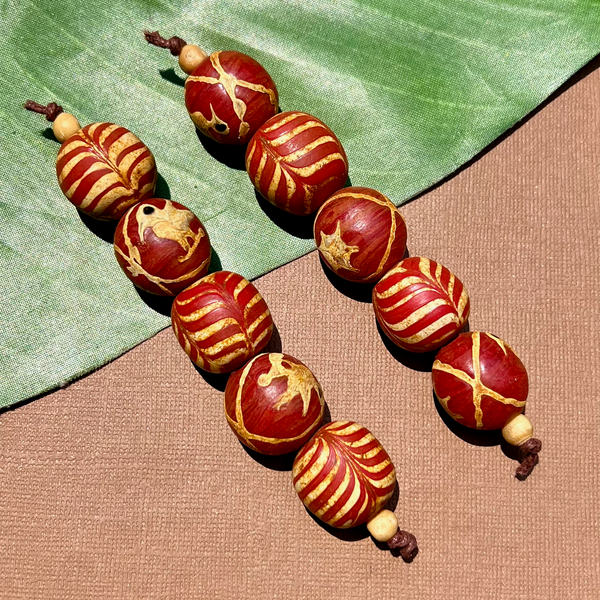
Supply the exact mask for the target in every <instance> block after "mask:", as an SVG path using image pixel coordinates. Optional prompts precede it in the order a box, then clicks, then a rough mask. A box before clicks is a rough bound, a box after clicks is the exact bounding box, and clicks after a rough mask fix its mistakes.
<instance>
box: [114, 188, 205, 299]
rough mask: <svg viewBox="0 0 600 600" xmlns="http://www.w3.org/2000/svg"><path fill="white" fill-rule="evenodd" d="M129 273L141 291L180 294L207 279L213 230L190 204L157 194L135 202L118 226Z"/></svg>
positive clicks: (118, 248) (118, 245) (119, 248)
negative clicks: (199, 217)
mask: <svg viewBox="0 0 600 600" xmlns="http://www.w3.org/2000/svg"><path fill="white" fill-rule="evenodd" d="M114 250H115V255H116V257H117V261H118V263H119V265H120V266H121V268H122V269H123V272H124V273H125V275H127V277H129V279H130V280H131V281H132V282H133V283H134V284H135V285H136V286H137V287H139V288H140V289H142V290H145V291H147V292H149V293H151V294H157V295H159V296H175V295H177V294H178V293H179V292H181V291H182V290H184V289H185V288H186V287H188V286H189V285H191V284H192V283H194V281H197V280H198V279H200V278H201V277H204V275H206V274H207V273H208V267H209V265H210V256H211V247H210V241H209V239H208V233H207V232H206V229H204V226H203V225H202V223H201V222H200V220H199V219H198V217H197V216H196V215H195V214H194V213H193V212H192V211H191V210H189V209H188V208H186V207H185V206H183V204H179V203H177V202H172V201H171V200H164V199H162V198H152V199H150V200H145V201H144V202H139V203H138V204H136V205H135V206H132V207H131V208H130V209H129V210H128V211H127V212H126V213H125V214H124V215H123V216H122V217H121V220H120V221H119V224H118V225H117V228H116V230H115V238H114Z"/></svg>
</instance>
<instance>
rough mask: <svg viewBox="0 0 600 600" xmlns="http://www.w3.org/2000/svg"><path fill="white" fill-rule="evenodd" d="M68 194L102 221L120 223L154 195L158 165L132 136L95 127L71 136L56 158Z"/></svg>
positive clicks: (117, 128) (112, 127) (120, 130)
mask: <svg viewBox="0 0 600 600" xmlns="http://www.w3.org/2000/svg"><path fill="white" fill-rule="evenodd" d="M56 175H57V177H58V183H59V185H60V189H61V190H62V191H63V193H64V195H65V196H66V197H67V198H68V199H69V200H70V201H71V202H72V203H73V204H74V205H75V206H76V207H77V208H78V209H79V210H81V211H82V212H84V213H86V214H89V215H91V216H92V217H95V218H97V219H120V218H121V216H122V215H123V213H124V212H125V211H126V210H127V209H128V208H129V207H130V206H132V205H134V204H135V203H136V202H142V201H144V200H147V199H149V198H152V196H153V195H154V188H155V185H156V164H155V162H154V156H153V155H152V153H151V152H150V150H148V148H147V147H146V145H145V144H144V143H143V142H142V141H140V139H139V138H138V137H136V136H135V135H134V134H133V133H131V131H129V130H128V129H125V127H120V126H118V125H113V124H112V123H92V124H91V125H86V126H85V127H83V128H82V129H80V130H79V131H77V132H76V133H75V134H73V135H71V136H70V137H69V138H68V139H67V140H66V141H65V142H64V143H63V145H62V146H61V148H60V150H59V152H58V156H57V157H56Z"/></svg>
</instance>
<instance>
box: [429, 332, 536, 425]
mask: <svg viewBox="0 0 600 600" xmlns="http://www.w3.org/2000/svg"><path fill="white" fill-rule="evenodd" d="M432 376H433V389H434V391H435V395H436V396H437V398H438V400H439V401H440V404H441V405H442V406H443V407H444V408H445V409H446V412H447V413H448V414H449V415H450V416H451V417H452V418H453V419H455V420H456V421H458V422H459V423H461V424H462V425H466V426H467V427H472V428H474V429H502V427H504V426H505V425H506V424H507V423H508V422H509V421H510V420H511V419H512V418H513V417H515V416H516V415H518V414H519V413H521V412H522V411H523V408H524V407H525V403H526V400H527V394H528V391H529V381H528V378H527V371H526V370H525V367H524V366H523V363H522V362H521V361H520V360H519V357H518V356H517V355H516V354H515V352H514V351H513V349H512V348H511V347H510V346H509V345H508V344H506V343H505V342H503V341H502V340H500V339H499V338H497V337H496V336H493V335H492V334H490V333H481V332H479V331H475V332H471V333H461V334H460V335H459V336H458V337H457V338H456V339H455V340H454V341H452V342H450V343H449V344H448V345H447V346H445V347H444V348H442V349H441V350H440V351H439V352H438V353H437V356H436V359H435V362H434V363H433V370H432Z"/></svg>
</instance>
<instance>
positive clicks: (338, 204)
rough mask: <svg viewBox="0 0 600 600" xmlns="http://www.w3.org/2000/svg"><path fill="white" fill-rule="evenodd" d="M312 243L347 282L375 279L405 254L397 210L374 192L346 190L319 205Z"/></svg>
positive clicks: (387, 200)
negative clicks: (313, 242) (313, 241)
mask: <svg viewBox="0 0 600 600" xmlns="http://www.w3.org/2000/svg"><path fill="white" fill-rule="evenodd" d="M314 236H315V244H316V245H317V248H318V250H319V254H320V255H321V257H322V258H323V260H324V262H325V264H326V265H327V266H328V267H330V268H331V269H332V270H333V271H334V272H335V273H337V274H338V275H339V276H340V277H343V278H344V279H348V280H349V281H357V282H362V283H367V282H370V281H376V280H377V279H379V278H380V277H381V276H382V275H383V274H384V273H385V272H386V271H387V270H388V269H389V268H390V267H391V266H392V265H393V264H395V263H397V262H398V261H399V260H401V259H402V257H403V256H404V252H405V251H406V224H405V223H404V219H403V218H402V215H401V214H400V211H399V210H398V209H397V208H396V207H395V206H394V204H392V202H390V200H389V199H388V198H386V197H385V196H384V195H383V194H381V193H380V192H378V191H377V190H372V189H370V188H363V187H348V188H344V189H343V190H340V191H338V192H336V193H335V194H333V196H331V197H330V198H329V199H328V200H327V201H326V202H325V204H323V206H321V208H320V209H319V212H318V213H317V218H316V220H315V224H314Z"/></svg>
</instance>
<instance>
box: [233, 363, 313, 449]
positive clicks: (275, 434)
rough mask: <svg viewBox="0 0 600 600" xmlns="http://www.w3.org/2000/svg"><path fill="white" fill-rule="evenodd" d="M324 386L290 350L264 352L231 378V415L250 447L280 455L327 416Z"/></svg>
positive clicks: (237, 432)
mask: <svg viewBox="0 0 600 600" xmlns="http://www.w3.org/2000/svg"><path fill="white" fill-rule="evenodd" d="M324 410H325V402H324V400H323V391H322V390H321V386H320V385H319V382H318V381H317V380H316V378H315V376H314V375H313V374H312V372H311V371H310V370H309V369H308V367H306V365H304V364H302V363H301V362H300V361H299V360H297V359H295V358H293V357H292V356H289V355H287V354H280V353H270V354H261V355H259V356H256V357H255V358H253V359H252V360H251V361H250V362H248V363H247V364H246V365H245V366H244V367H243V368H241V369H239V370H238V371H236V372H235V373H232V375H231V377H230V378H229V380H228V381H227V387H226V388H225V414H226V416H227V422H228V423H229V426H230V427H231V429H232V430H233V432H234V433H235V435H236V436H237V437H238V439H239V440H240V441H241V442H242V443H243V444H244V445H246V446H248V448H251V449H252V450H256V451H257V452H260V453H262V454H269V455H278V454H286V453H288V452H293V451H294V450H298V448H300V447H301V446H303V445H304V443H305V442H306V441H307V440H308V439H309V438H310V436H311V435H313V433H315V431H316V430H317V429H318V427H319V425H320V424H321V421H322V420H323V413H324Z"/></svg>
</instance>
